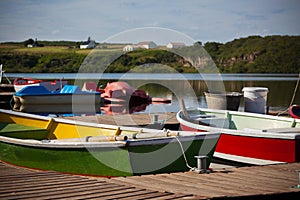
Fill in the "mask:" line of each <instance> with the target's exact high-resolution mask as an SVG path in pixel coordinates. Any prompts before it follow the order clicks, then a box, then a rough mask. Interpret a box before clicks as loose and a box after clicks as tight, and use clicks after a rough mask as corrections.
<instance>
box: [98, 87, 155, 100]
mask: <svg viewBox="0 0 300 200" xmlns="http://www.w3.org/2000/svg"><path fill="white" fill-rule="evenodd" d="M101 97H103V98H104V99H105V100H106V101H108V102H114V101H116V99H120V102H122V101H123V100H126V102H127V101H130V102H131V103H134V104H141V103H145V102H149V101H151V98H150V97H149V96H148V95H147V93H146V92H145V91H144V90H135V89H133V88H132V87H131V86H130V85H129V84H128V83H125V82H112V83H107V85H106V88H105V89H104V93H102V94H101Z"/></svg>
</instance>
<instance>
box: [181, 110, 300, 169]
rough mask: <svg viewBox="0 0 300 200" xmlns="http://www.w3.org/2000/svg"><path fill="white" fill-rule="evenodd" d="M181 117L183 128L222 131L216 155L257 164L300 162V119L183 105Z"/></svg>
mask: <svg viewBox="0 0 300 200" xmlns="http://www.w3.org/2000/svg"><path fill="white" fill-rule="evenodd" d="M183 107H184V106H183ZM177 120H178V121H179V122H180V125H181V128H182V130H186V131H220V133H221V136H220V140H219V142H218V144H217V147H216V151H215V154H214V156H215V157H218V158H222V159H226V160H230V161H236V162H241V163H250V164H257V165H261V164H275V163H282V162H299V161H300V120H299V119H293V118H287V117H278V116H271V115H264V114H256V113H247V112H238V111H228V110H214V109H202V108H199V109H197V110H193V111H187V110H185V109H184V108H183V109H182V111H179V112H178V113H177Z"/></svg>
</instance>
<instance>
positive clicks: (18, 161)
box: [0, 110, 220, 177]
mask: <svg viewBox="0 0 300 200" xmlns="http://www.w3.org/2000/svg"><path fill="white" fill-rule="evenodd" d="M0 122H1V123H2V125H1V127H2V132H1V131H0V135H1V136H0V159H1V160H2V161H5V162H8V163H12V164H15V165H19V166H24V167H28V168H34V169H41V170H54V171H58V172H64V173H72V174H83V175H94V176H107V177H114V176H132V175H141V174H153V173H166V172H177V171H187V170H189V168H188V167H187V166H186V162H185V159H184V156H183V152H182V149H181V147H180V144H181V145H182V147H183V150H184V155H185V156H186V159H187V162H188V164H189V165H190V166H194V167H195V166H196V160H195V158H194V156H196V155H199V154H201V155H207V156H208V157H209V159H208V162H207V165H208V166H209V163H210V161H211V158H212V155H213V153H214V149H215V146H216V143H217V141H218V139H219V136H220V134H219V133H209V134H208V133H195V132H166V131H161V130H152V129H143V130H141V129H139V128H133V127H117V126H112V125H104V124H95V123H86V122H77V121H73V120H66V119H61V118H49V117H42V116H37V115H32V114H26V113H18V112H14V111H6V110H0ZM3 124H4V125H9V126H11V127H10V128H6V129H5V126H4V125H3ZM13 126H18V127H19V128H13ZM3 127H4V129H3ZM31 129H32V130H31ZM173 134H176V136H168V135H173ZM117 137H118V138H119V137H121V138H123V139H121V140H117V139H116V138H117ZM111 140H112V141H111ZM178 140H179V141H178ZM179 142H180V144H179Z"/></svg>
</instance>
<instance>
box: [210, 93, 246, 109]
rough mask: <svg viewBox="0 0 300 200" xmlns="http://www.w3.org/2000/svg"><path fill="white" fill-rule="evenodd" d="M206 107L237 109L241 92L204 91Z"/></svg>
mask: <svg viewBox="0 0 300 200" xmlns="http://www.w3.org/2000/svg"><path fill="white" fill-rule="evenodd" d="M204 95H205V99H206V103H207V107H208V108H210V109H218V110H234V111H237V110H238V109H239V106H240V101H241V97H242V96H243V94H241V93H238V92H228V93H218V92H204Z"/></svg>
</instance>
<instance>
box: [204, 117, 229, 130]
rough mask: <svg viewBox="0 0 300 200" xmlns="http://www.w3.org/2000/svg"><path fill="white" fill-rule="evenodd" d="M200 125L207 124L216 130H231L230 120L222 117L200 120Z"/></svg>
mask: <svg viewBox="0 0 300 200" xmlns="http://www.w3.org/2000/svg"><path fill="white" fill-rule="evenodd" d="M199 122H200V124H201V123H203V124H207V125H209V126H212V127H216V128H229V120H228V118H222V117H212V118H205V119H201V118H200V119H199Z"/></svg>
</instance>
